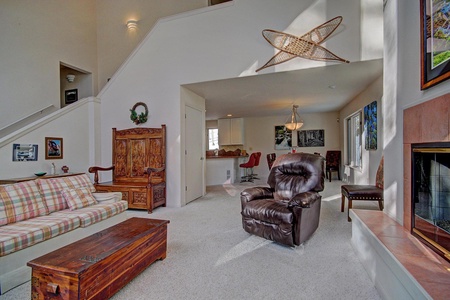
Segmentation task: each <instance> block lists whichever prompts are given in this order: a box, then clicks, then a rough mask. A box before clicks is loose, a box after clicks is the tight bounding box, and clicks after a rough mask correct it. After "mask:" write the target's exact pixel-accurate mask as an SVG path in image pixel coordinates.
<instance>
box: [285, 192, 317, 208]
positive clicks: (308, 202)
mask: <svg viewBox="0 0 450 300" xmlns="http://www.w3.org/2000/svg"><path fill="white" fill-rule="evenodd" d="M320 198H322V196H321V195H320V194H319V193H317V192H304V193H300V194H297V195H295V196H294V197H292V199H291V200H290V201H289V203H288V207H289V208H292V207H294V206H300V207H302V208H308V207H311V206H312V204H313V203H314V202H316V201H317V200H320Z"/></svg>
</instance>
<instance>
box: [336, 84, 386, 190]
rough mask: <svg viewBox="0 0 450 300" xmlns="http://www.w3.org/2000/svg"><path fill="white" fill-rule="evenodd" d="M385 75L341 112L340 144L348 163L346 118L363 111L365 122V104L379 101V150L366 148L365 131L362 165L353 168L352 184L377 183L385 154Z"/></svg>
mask: <svg viewBox="0 0 450 300" xmlns="http://www.w3.org/2000/svg"><path fill="white" fill-rule="evenodd" d="M382 97H383V77H382V76H381V77H380V78H378V79H377V80H375V81H374V82H373V83H371V84H370V85H369V86H368V87H367V88H366V89H365V90H364V91H363V92H362V93H360V94H359V95H358V96H356V97H355V98H354V99H353V100H352V101H351V102H350V103H349V104H347V105H346V106H345V107H344V108H343V109H341V111H340V112H339V118H340V120H341V122H340V130H339V136H340V138H339V139H340V145H341V151H342V159H343V163H344V164H347V161H346V157H347V152H346V148H345V143H346V135H345V132H346V130H347V129H346V124H345V119H346V118H348V117H350V116H351V115H353V114H354V113H355V112H357V111H362V112H363V124H364V106H366V105H367V104H370V103H372V102H373V101H377V109H378V128H377V133H378V136H377V137H378V140H377V150H366V149H365V144H366V142H365V134H366V133H365V132H364V134H363V137H362V167H361V168H360V169H359V168H351V169H350V171H351V175H350V176H349V178H347V179H348V182H349V183H352V184H375V177H376V172H377V169H378V165H379V163H380V160H381V156H382V155H383V114H382V113H381V112H382V111H383V101H382Z"/></svg>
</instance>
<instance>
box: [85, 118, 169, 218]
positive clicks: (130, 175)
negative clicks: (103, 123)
mask: <svg viewBox="0 0 450 300" xmlns="http://www.w3.org/2000/svg"><path fill="white" fill-rule="evenodd" d="M112 159H113V161H112V163H113V165H112V166H111V167H108V168H103V167H97V166H95V167H90V168H89V172H90V173H94V174H95V175H94V185H95V188H96V190H97V191H98V192H102V191H103V192H121V193H122V199H123V200H126V201H127V202H128V208H131V209H146V210H147V211H148V213H151V212H152V211H153V209H154V208H156V207H158V206H165V205H166V170H165V165H166V125H161V128H142V127H137V128H130V129H123V130H117V129H116V128H113V129H112ZM111 170H112V179H113V180H112V181H110V182H102V183H99V171H111Z"/></svg>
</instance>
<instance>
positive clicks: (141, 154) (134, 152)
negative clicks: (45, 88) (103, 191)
mask: <svg viewBox="0 0 450 300" xmlns="http://www.w3.org/2000/svg"><path fill="white" fill-rule="evenodd" d="M145 142H146V141H145V139H139V140H135V139H133V140H130V142H129V143H130V176H131V177H143V176H146V175H145V174H144V171H145V167H146V166H147V164H148V162H147V151H146V145H145V144H146V143H145Z"/></svg>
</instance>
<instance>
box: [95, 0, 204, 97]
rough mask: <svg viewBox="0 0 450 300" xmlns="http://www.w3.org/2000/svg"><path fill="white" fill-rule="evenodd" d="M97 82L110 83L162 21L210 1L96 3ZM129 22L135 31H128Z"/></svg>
mask: <svg viewBox="0 0 450 300" xmlns="http://www.w3.org/2000/svg"><path fill="white" fill-rule="evenodd" d="M94 2H95V3H96V12H97V35H98V39H97V43H98V82H99V88H100V89H101V88H103V86H104V85H105V84H106V83H107V80H108V78H110V77H112V76H113V75H114V73H115V72H116V71H117V70H118V69H119V67H120V65H121V64H122V63H123V62H124V61H125V60H126V58H127V57H128V55H130V53H131V52H133V50H134V49H135V48H136V46H137V45H139V43H140V42H141V41H142V40H143V39H144V38H145V36H146V35H147V34H148V32H149V31H150V30H151V28H152V27H153V26H154V25H155V23H156V22H157V21H158V19H159V18H162V17H167V16H170V15H174V14H178V13H181V12H185V11H189V10H193V9H197V8H201V7H206V6H207V5H208V0H183V1H173V0H164V1H160V0H132V1H130V0H124V1H111V0H96V1H94ZM128 20H136V21H137V22H138V26H137V29H136V30H128V29H127V27H126V23H127V21H128Z"/></svg>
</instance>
